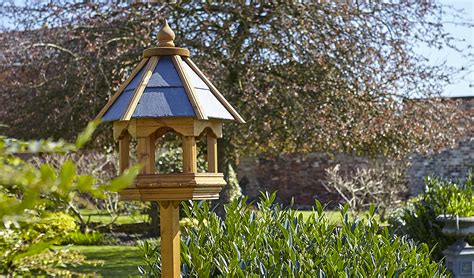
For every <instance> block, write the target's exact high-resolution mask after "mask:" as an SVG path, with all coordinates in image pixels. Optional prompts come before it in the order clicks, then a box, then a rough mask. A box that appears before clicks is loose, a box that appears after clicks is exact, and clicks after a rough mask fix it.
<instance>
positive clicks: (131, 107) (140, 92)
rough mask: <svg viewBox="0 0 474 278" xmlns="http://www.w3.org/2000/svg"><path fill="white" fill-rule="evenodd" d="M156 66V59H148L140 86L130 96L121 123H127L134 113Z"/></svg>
mask: <svg viewBox="0 0 474 278" xmlns="http://www.w3.org/2000/svg"><path fill="white" fill-rule="evenodd" d="M157 64H158V57H156V56H153V57H151V58H150V61H149V62H148V64H147V66H146V68H145V72H144V73H143V76H142V80H141V81H140V84H139V85H138V87H137V88H136V89H135V92H134V94H133V96H132V99H131V100H130V103H129V104H128V107H127V110H126V111H125V113H124V114H123V116H122V119H121V120H122V121H129V120H130V118H131V117H132V114H133V111H135V108H136V107H137V105H138V102H139V101H140V98H141V97H142V95H143V91H145V88H146V85H147V84H148V81H149V80H150V77H151V75H152V74H153V71H154V70H155V68H156V65H157Z"/></svg>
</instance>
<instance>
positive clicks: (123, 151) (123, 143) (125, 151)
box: [119, 132, 130, 174]
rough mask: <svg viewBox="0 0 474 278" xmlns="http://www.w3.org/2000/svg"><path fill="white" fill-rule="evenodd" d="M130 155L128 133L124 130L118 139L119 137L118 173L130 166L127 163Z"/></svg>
mask: <svg viewBox="0 0 474 278" xmlns="http://www.w3.org/2000/svg"><path fill="white" fill-rule="evenodd" d="M129 157H130V134H128V132H126V133H125V134H124V135H123V136H122V137H121V138H120V139H119V168H120V174H122V173H123V172H124V171H125V169H127V168H128V167H129V166H130V163H129Z"/></svg>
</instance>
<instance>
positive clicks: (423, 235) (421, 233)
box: [389, 176, 474, 260]
mask: <svg viewBox="0 0 474 278" xmlns="http://www.w3.org/2000/svg"><path fill="white" fill-rule="evenodd" d="M441 214H452V215H460V216H469V215H473V214H474V200H473V177H472V176H469V177H468V178H467V180H466V183H465V184H464V185H457V184H455V183H452V182H450V181H447V180H442V179H439V178H431V177H427V178H426V179H425V189H424V192H423V193H422V194H420V195H419V196H417V197H414V198H412V199H410V200H409V202H408V205H407V207H406V208H403V209H400V210H398V211H396V212H395V213H394V214H393V215H392V216H391V217H390V219H389V223H390V224H391V226H392V227H393V228H394V229H395V232H396V233H398V234H400V235H407V236H408V237H410V238H412V239H414V240H416V241H419V242H424V243H426V244H427V245H428V246H429V247H430V248H433V249H434V250H433V258H434V259H437V260H440V259H441V258H442V257H443V254H442V250H444V249H445V248H446V247H447V246H449V245H450V244H452V243H453V242H454V241H455V239H453V238H450V237H447V236H445V235H443V233H442V232H441V230H442V228H443V223H441V222H438V221H436V217H437V216H438V215H441ZM471 241H472V238H471Z"/></svg>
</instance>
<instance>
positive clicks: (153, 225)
mask: <svg viewBox="0 0 474 278" xmlns="http://www.w3.org/2000/svg"><path fill="white" fill-rule="evenodd" d="M159 207H160V206H159V204H158V202H156V201H152V202H150V209H149V210H148V215H149V216H150V235H151V236H154V237H156V236H159V235H160V210H159Z"/></svg>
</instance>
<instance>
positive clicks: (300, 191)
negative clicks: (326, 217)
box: [237, 153, 367, 208]
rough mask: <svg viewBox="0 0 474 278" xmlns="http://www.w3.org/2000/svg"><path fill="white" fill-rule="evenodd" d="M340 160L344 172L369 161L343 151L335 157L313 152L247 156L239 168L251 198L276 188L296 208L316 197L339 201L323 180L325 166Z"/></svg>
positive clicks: (333, 202) (279, 196) (308, 204)
mask: <svg viewBox="0 0 474 278" xmlns="http://www.w3.org/2000/svg"><path fill="white" fill-rule="evenodd" d="M336 164H341V172H342V173H344V172H346V171H353V170H354V168H355V166H357V167H361V166H363V165H367V161H366V160H365V159H363V158H351V157H348V156H344V155H338V156H335V157H332V156H329V155H325V154H320V153H311V154H308V155H303V156H302V155H285V156H280V157H276V158H273V159H268V158H263V157H260V158H257V157H254V158H244V159H242V160H241V161H240V163H239V165H238V168H237V171H238V177H239V182H240V186H241V187H242V192H243V193H244V195H246V196H249V198H250V199H251V200H255V199H257V198H258V197H259V195H260V192H265V191H268V192H274V191H277V201H278V202H279V203H282V204H285V205H288V204H290V203H291V201H292V199H293V201H294V205H295V207H297V208H310V207H311V206H312V205H313V204H314V200H315V199H318V200H320V201H321V202H322V203H330V204H329V205H330V206H336V205H337V204H338V201H339V199H338V197H337V196H336V195H334V194H332V193H330V192H328V191H327V190H326V189H325V187H324V185H323V183H324V180H325V176H326V172H325V170H326V169H327V168H329V167H333V166H335V165H336Z"/></svg>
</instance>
